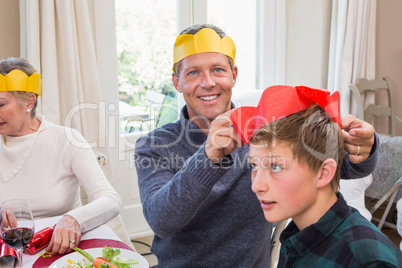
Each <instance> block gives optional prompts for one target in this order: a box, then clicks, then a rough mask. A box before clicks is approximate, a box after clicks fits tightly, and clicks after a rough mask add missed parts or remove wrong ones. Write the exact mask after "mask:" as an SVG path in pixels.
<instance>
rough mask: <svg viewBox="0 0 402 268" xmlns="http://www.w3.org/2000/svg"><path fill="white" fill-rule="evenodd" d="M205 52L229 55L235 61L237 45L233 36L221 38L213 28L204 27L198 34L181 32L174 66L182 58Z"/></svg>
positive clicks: (175, 46) (174, 51) (174, 53)
mask: <svg viewBox="0 0 402 268" xmlns="http://www.w3.org/2000/svg"><path fill="white" fill-rule="evenodd" d="M204 52H217V53H221V54H224V55H226V56H229V57H230V58H231V59H232V61H233V64H234V62H235V55H236V47H235V45H234V43H233V40H232V38H230V37H229V36H225V37H224V38H221V37H220V36H219V35H218V34H217V33H216V32H215V31H214V30H213V29H211V28H203V29H201V30H200V31H199V32H198V33H196V34H194V35H193V34H181V35H179V36H178V37H177V38H176V42H175V43H174V48H173V68H172V70H173V71H175V69H174V65H175V64H176V63H178V62H179V61H181V60H182V59H184V58H186V57H188V56H191V55H194V54H198V53H204Z"/></svg>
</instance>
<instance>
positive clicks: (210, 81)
mask: <svg viewBox="0 0 402 268" xmlns="http://www.w3.org/2000/svg"><path fill="white" fill-rule="evenodd" d="M201 86H202V87H205V88H211V87H214V86H215V80H214V78H213V76H212V75H211V73H204V75H203V76H202V81H201Z"/></svg>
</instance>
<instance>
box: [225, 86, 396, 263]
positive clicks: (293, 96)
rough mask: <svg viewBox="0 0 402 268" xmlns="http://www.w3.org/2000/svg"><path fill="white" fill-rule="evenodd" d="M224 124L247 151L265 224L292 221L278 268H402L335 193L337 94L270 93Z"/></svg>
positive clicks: (282, 89) (380, 237)
mask: <svg viewBox="0 0 402 268" xmlns="http://www.w3.org/2000/svg"><path fill="white" fill-rule="evenodd" d="M268 107H269V109H270V110H269V112H268V110H267V109H266V108H268ZM230 117H231V119H232V121H233V125H234V127H235V128H236V130H237V131H238V132H239V134H240V136H241V137H242V139H243V141H244V142H245V143H248V144H249V155H248V161H249V163H250V166H251V169H252V174H251V179H252V190H253V192H254V193H255V194H256V196H257V198H258V199H259V201H260V204H261V207H262V209H263V212H264V215H265V218H266V220H267V221H269V222H279V221H282V220H286V219H288V218H292V222H290V224H289V225H288V226H287V227H286V228H285V230H284V231H283V232H282V234H281V237H280V241H281V244H282V245H281V251H280V258H279V264H278V267H326V268H328V267H402V253H401V252H400V251H399V249H398V248H397V247H396V246H395V245H394V244H393V243H392V242H391V241H390V240H389V239H388V238H387V237H386V236H385V235H384V234H383V233H381V231H380V230H378V229H377V228H376V227H375V226H374V225H373V224H371V223H370V222H369V221H367V220H366V219H365V218H364V217H363V216H361V215H360V214H359V213H358V212H357V211H356V210H355V209H353V208H350V207H348V206H347V204H346V202H345V201H344V199H343V197H342V195H341V194H340V193H339V192H338V188H339V180H340V167H341V164H342V159H343V152H344V142H343V139H342V131H341V125H342V123H341V120H340V114H339V93H338V92H336V93H334V94H333V95H332V96H330V94H329V92H328V91H326V90H320V89H312V88H307V87H295V88H294V87H286V86H274V87H270V88H268V89H266V91H265V92H264V93H263V95H262V97H261V100H260V103H259V105H258V107H256V108H254V107H244V108H239V109H237V110H235V111H234V112H233V113H232V114H231V116H230Z"/></svg>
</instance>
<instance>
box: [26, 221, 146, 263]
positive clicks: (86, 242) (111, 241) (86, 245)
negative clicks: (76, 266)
mask: <svg viewBox="0 0 402 268" xmlns="http://www.w3.org/2000/svg"><path fill="white" fill-rule="evenodd" d="M60 218H61V216H57V217H49V218H42V219H37V220H35V230H36V231H40V230H42V229H44V228H46V227H52V226H54V225H55V224H56V223H57V222H58V220H59V219H60ZM104 246H108V247H113V248H120V249H123V250H129V251H134V250H133V249H132V248H131V247H129V246H128V245H127V244H125V243H124V242H122V241H121V239H120V238H119V237H118V236H117V235H116V234H115V233H114V232H113V230H112V229H111V228H110V227H109V226H107V225H106V224H103V225H100V226H98V227H96V228H94V229H92V230H90V231H88V232H85V233H83V234H82V236H81V242H80V243H79V245H77V247H79V248H81V249H84V250H88V249H93V248H102V247H104ZM44 252H45V248H43V249H42V250H40V251H38V252H36V253H35V254H33V255H29V254H23V266H24V268H27V267H29V268H30V267H32V268H45V267H48V266H50V265H51V264H52V263H53V262H55V261H56V260H57V259H59V258H61V257H63V256H65V255H59V254H56V255H54V256H50V257H43V256H42V255H41V254H43V253H44ZM134 252H135V251H134ZM134 254H137V253H134ZM138 256H140V255H139V254H138ZM141 257H142V256H141ZM144 261H146V260H145V259H144V258H142V260H141V263H142V264H144ZM66 265H67V263H66ZM133 267H135V266H134V265H133ZM142 267H143V266H142ZM147 267H150V266H149V264H148V263H147Z"/></svg>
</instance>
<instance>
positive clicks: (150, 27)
mask: <svg viewBox="0 0 402 268" xmlns="http://www.w3.org/2000/svg"><path fill="white" fill-rule="evenodd" d="M175 15H176V10H175V1H172V0H169V1H166V0H147V1H144V0H116V37H117V54H118V82H119V91H120V97H121V99H122V100H123V101H125V102H128V103H130V104H131V105H134V106H144V98H145V91H146V90H154V91H157V92H160V93H163V94H165V95H167V97H166V101H165V104H169V106H173V105H176V107H177V93H176V90H175V88H174V87H173V85H172V81H171V73H172V70H171V68H172V58H173V52H172V47H173V42H174V39H175V37H176V18H175V17H176V16H175ZM171 110H173V109H171V108H169V109H165V107H164V108H163V111H162V118H161V120H160V124H162V122H165V123H166V122H171V121H175V120H177V111H175V112H173V111H171ZM175 110H177V108H176V109H175ZM165 113H166V114H165ZM160 124H158V125H160Z"/></svg>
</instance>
